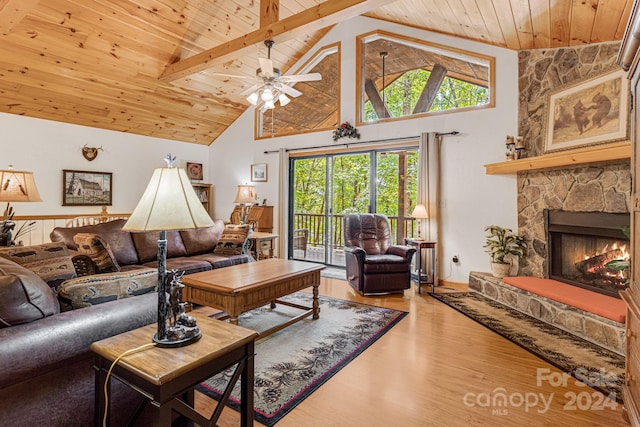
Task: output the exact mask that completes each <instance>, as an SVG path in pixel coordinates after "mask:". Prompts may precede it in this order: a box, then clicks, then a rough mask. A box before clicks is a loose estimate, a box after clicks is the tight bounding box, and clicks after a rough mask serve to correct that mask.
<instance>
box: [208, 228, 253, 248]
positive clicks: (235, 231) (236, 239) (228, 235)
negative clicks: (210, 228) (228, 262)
mask: <svg viewBox="0 0 640 427" xmlns="http://www.w3.org/2000/svg"><path fill="white" fill-rule="evenodd" d="M249 228H250V227H249V225H248V224H242V225H237V224H227V225H225V227H224V231H223V232H222V236H220V241H219V242H218V244H217V245H216V247H215V249H214V250H213V253H215V254H225V255H240V254H241V253H242V247H243V245H244V241H245V240H246V239H247V236H248V235H249Z"/></svg>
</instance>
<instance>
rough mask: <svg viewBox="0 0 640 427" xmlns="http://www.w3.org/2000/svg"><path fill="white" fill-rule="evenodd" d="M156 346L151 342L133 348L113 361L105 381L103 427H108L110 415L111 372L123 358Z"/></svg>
mask: <svg viewBox="0 0 640 427" xmlns="http://www.w3.org/2000/svg"><path fill="white" fill-rule="evenodd" d="M155 346H156V343H154V342H151V343H148V344H145V345H141V346H140V347H136V348H132V349H131V350H127V351H125V352H124V353H122V354H121V355H120V356H118V357H116V359H115V360H114V361H113V363H112V364H111V366H110V367H109V370H108V371H107V376H106V377H105V380H104V417H103V418H102V427H107V414H108V413H109V392H108V385H109V377H111V371H113V368H114V367H115V366H116V364H117V363H118V362H119V361H120V359H122V358H123V357H125V356H127V355H129V354H132V353H135V352H137V351H142V350H146V349H148V348H151V347H155Z"/></svg>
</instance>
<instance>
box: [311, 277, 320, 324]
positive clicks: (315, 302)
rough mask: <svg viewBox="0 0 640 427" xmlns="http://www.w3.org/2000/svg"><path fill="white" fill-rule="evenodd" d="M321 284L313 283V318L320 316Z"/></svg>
mask: <svg viewBox="0 0 640 427" xmlns="http://www.w3.org/2000/svg"><path fill="white" fill-rule="evenodd" d="M319 286H320V284H317V285H313V305H312V308H313V319H314V320H315V319H319V318H320V302H319V301H318V287H319Z"/></svg>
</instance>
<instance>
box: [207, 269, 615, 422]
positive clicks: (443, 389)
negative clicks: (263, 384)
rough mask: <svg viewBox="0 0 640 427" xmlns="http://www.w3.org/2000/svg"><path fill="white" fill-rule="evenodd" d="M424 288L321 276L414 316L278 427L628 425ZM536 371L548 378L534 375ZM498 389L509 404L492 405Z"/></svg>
mask: <svg viewBox="0 0 640 427" xmlns="http://www.w3.org/2000/svg"><path fill="white" fill-rule="evenodd" d="M426 290H427V287H424V288H423V293H422V294H421V295H418V294H417V293H416V292H415V291H414V289H413V288H412V289H411V290H407V291H405V294H404V296H400V295H395V296H384V297H366V298H365V297H361V296H359V295H358V294H357V293H356V292H355V291H353V290H352V289H351V288H350V287H349V285H348V284H347V283H346V282H345V281H342V280H335V279H326V278H323V279H322V284H321V285H320V294H321V295H328V296H332V297H336V298H342V299H347V300H352V301H358V302H363V303H366V304H371V305H377V306H384V307H389V308H394V309H399V310H404V311H408V312H409V315H408V316H407V317H405V318H404V319H403V320H402V321H401V322H400V323H398V324H397V325H396V326H394V327H393V328H392V329H391V331H389V332H388V333H387V334H385V335H384V336H383V337H382V338H380V339H379V340H378V341H377V342H376V343H374V344H373V345H372V346H371V347H370V348H369V349H367V350H366V351H365V352H364V353H362V354H361V355H360V356H358V357H357V358H356V359H355V360H353V361H352V362H351V363H349V364H348V365H347V366H346V367H345V368H343V369H342V370H341V371H340V372H338V373H337V374H336V375H335V376H334V377H333V378H331V379H330V380H329V381H328V382H327V383H325V384H324V385H322V386H321V387H320V388H319V389H318V390H317V391H315V392H314V393H313V394H312V395H311V396H309V397H308V398H307V399H305V400H304V401H303V402H302V403H301V404H300V405H298V406H297V407H296V408H295V409H293V410H292V411H291V412H290V413H289V414H287V415H286V416H285V417H284V418H283V419H282V420H280V421H279V422H278V423H277V424H276V427H300V426H305V427H315V426H318V427H319V426H323V427H327V426H349V427H358V426H368V427H371V426H403V427H409V426H427V425H428V426H447V427H451V426H465V427H466V426H509V425H511V426H524V425H531V426H541V425H553V426H578V425H579V426H605V425H606V426H626V425H627V423H626V422H625V421H624V420H623V418H622V407H621V405H620V404H615V403H614V402H612V401H610V400H608V399H601V396H600V395H599V393H598V392H596V391H595V390H593V389H591V388H589V387H586V386H584V385H582V384H581V383H579V382H577V381H576V380H575V379H574V378H571V377H570V378H566V380H565V381H564V382H565V383H566V385H564V386H562V385H557V383H554V382H553V380H558V379H560V378H561V377H560V371H559V370H558V369H556V368H554V367H553V366H551V365H549V364H548V363H546V362H544V361H542V360H540V359H538V358H536V357H535V356H533V355H531V354H530V353H529V352H527V351H526V350H523V349H522V348H520V347H518V346H517V345H515V344H513V343H511V342H510V341H508V340H506V339H504V338H502V337H500V336H499V335H497V334H495V333H494V332H491V331H490V330H488V329H486V328H484V327H482V326H480V325H479V324H477V323H476V322H474V321H473V320H471V319H469V318H467V317H465V316H464V315H462V314H460V313H458V312H457V311H455V310H453V309H451V308H449V307H448V306H446V305H444V304H442V303H440V302H438V301H436V300H434V299H433V298H431V297H430V296H429V295H428V294H427V293H426ZM443 291H444V290H443ZM321 316H322V315H321ZM539 369H540V370H542V372H544V374H542V375H538V374H537V372H538V370H539ZM538 377H539V378H538ZM549 379H551V381H550V380H549ZM558 382H562V381H561V380H560V381H558ZM500 393H502V394H503V395H504V396H506V398H507V401H506V402H504V403H503V405H502V406H498V405H497V402H496V404H492V398H493V396H494V395H496V394H500ZM196 394H197V396H196V404H197V408H198V410H199V411H201V412H202V413H203V414H209V413H211V411H212V409H211V408H212V405H211V402H212V401H211V400H210V399H208V398H207V397H205V396H203V395H201V394H199V393H196ZM575 397H577V398H578V399H577V400H576V399H575ZM543 399H544V403H543ZM526 402H529V403H530V405H529V406H527V403H526ZM612 406H613V408H612ZM580 407H581V408H585V409H578V408H580ZM218 425H219V426H220V427H226V426H237V425H239V415H238V413H237V412H235V411H233V410H231V409H229V408H225V410H224V412H223V415H222V417H221V420H220V421H219V423H218ZM256 425H258V426H260V425H261V424H260V423H257V422H256Z"/></svg>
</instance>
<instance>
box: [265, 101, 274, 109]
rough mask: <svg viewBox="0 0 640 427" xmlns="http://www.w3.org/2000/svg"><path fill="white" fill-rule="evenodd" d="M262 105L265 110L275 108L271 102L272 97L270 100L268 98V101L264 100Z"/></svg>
mask: <svg viewBox="0 0 640 427" xmlns="http://www.w3.org/2000/svg"><path fill="white" fill-rule="evenodd" d="M264 107H265V108H266V109H267V110H272V109H274V108H276V106H275V104H274V103H273V99H270V100H268V101H265V102H264Z"/></svg>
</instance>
